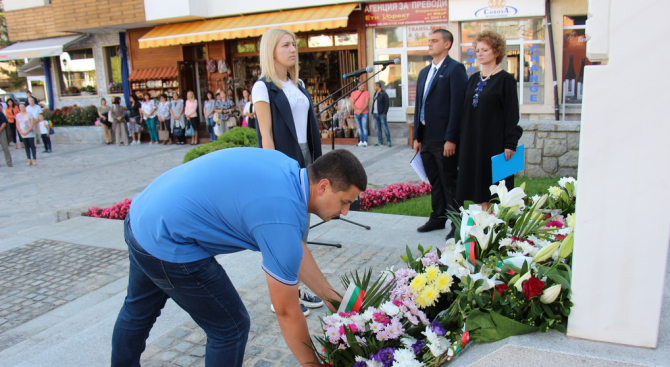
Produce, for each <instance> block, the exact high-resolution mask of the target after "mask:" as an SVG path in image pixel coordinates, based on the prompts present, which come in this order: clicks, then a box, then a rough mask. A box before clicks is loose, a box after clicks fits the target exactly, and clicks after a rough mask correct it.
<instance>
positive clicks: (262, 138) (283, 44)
mask: <svg viewBox="0 0 670 367" xmlns="http://www.w3.org/2000/svg"><path fill="white" fill-rule="evenodd" d="M260 61H261V70H263V73H262V74H261V77H260V79H259V80H258V81H257V82H256V83H255V84H254V86H253V88H252V90H251V97H252V100H253V101H254V102H253V103H254V110H255V111H256V118H257V123H258V128H257V130H256V134H257V136H258V146H259V147H261V148H265V149H275V150H278V151H280V152H282V153H284V154H286V155H287V156H289V157H290V158H293V159H295V160H296V161H297V162H298V164H300V167H302V168H306V167H307V166H308V165H310V164H311V163H312V162H314V161H315V160H316V159H317V158H319V157H320V156H321V138H320V137H319V127H318V124H317V121H316V115H315V114H314V106H313V105H312V98H311V96H310V95H309V93H308V92H307V90H306V89H305V88H304V86H303V83H302V81H299V80H298V72H299V64H298V47H297V41H296V37H295V34H294V33H293V32H291V31H289V30H286V29H279V28H274V29H270V30H268V31H267V32H265V33H264V34H263V37H262V38H261V46H260ZM305 209H306V208H305ZM307 218H308V219H309V216H308V217H307ZM308 230H309V220H308V221H307V228H306V230H305V236H304V238H303V243H304V242H306V241H307V233H308ZM303 254H304V255H303V256H311V255H309V250H308V249H307V247H306V246H304V245H303ZM323 280H324V281H325V279H323ZM268 282H269V283H270V278H268ZM275 282H276V283H277V284H276V290H274V291H273V287H272V286H271V288H270V295H271V296H272V300H273V305H271V309H272V311H276V312H277V316H278V317H277V319H278V320H280V321H279V326H280V327H281V328H282V329H283V331H284V336H285V339H286V343H287V344H288V345H289V347H290V348H291V351H292V352H293V354H294V355H295V356H296V358H297V359H298V361H299V362H300V363H301V365H304V364H307V363H309V362H313V363H317V362H318V361H317V360H316V356H315V355H314V353H313V352H312V351H311V350H310V349H309V348H308V347H306V346H305V345H304V344H303V343H305V344H307V345H309V344H310V339H309V335H308V332H307V325H306V323H305V322H304V321H303V320H297V319H293V318H292V317H294V315H295V314H293V312H294V311H295V310H296V309H297V308H293V307H294V305H295V304H294V303H293V302H291V301H292V300H288V299H284V296H283V295H281V296H280V295H279V294H283V293H284V292H287V293H290V292H293V293H295V291H294V290H291V289H292V288H293V287H289V286H286V285H284V284H281V283H280V282H278V281H275ZM297 288H298V289H297V293H298V296H299V298H300V308H301V309H302V311H303V314H305V315H307V314H308V313H309V310H308V309H307V308H305V306H307V307H312V308H316V307H321V306H322V305H323V301H322V300H321V299H320V298H319V297H316V296H314V295H312V294H310V293H309V292H307V289H306V288H305V287H297ZM322 296H323V295H322ZM278 297H281V298H278ZM278 299H282V301H283V302H281V304H278V307H277V310H275V308H274V302H276V300H278ZM280 315H282V317H279V316H280ZM289 323H294V324H293V325H290V324H289Z"/></svg>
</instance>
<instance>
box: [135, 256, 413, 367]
mask: <svg viewBox="0 0 670 367" xmlns="http://www.w3.org/2000/svg"><path fill="white" fill-rule="evenodd" d="M309 248H310V251H311V252H312V254H313V256H314V258H315V259H316V261H317V264H318V265H319V267H320V268H322V269H330V270H332V271H330V272H328V273H326V274H325V275H326V278H327V279H328V281H329V282H330V283H331V284H332V285H333V287H335V288H336V289H339V290H340V291H343V286H342V285H341V284H340V276H342V275H343V274H345V273H349V272H351V271H354V270H359V272H362V271H363V269H365V268H372V269H373V278H377V277H378V276H379V272H380V271H381V270H384V269H386V268H387V267H390V266H393V265H395V266H396V268H397V267H398V266H400V265H401V264H402V261H401V260H400V255H401V254H403V253H404V248H403V249H401V248H390V247H381V246H373V245H361V244H354V243H346V244H344V247H343V248H342V249H336V248H330V247H324V246H316V245H310V246H309ZM237 289H238V293H239V294H240V297H241V298H242V300H243V301H244V304H245V305H246V307H247V310H248V311H249V315H250V317H251V318H252V321H251V330H250V332H249V339H248V341H247V348H246V350H245V359H244V366H249V367H254V366H272V367H283V366H296V365H297V364H298V363H297V361H296V359H295V357H293V354H292V353H291V351H290V350H289V349H288V346H287V345H286V343H285V342H284V339H283V337H282V335H281V330H280V329H279V324H278V323H277V318H276V316H275V315H274V313H272V311H270V299H269V295H268V289H267V283H266V281H265V275H264V274H260V275H257V276H256V277H254V278H253V279H250V280H249V281H248V282H247V283H245V284H242V285H241V286H239V287H237ZM326 310H327V309H326V307H325V306H323V307H321V308H319V309H313V310H312V312H311V314H310V315H309V316H308V317H307V324H308V327H309V330H310V333H311V334H312V335H318V334H319V333H320V327H321V324H320V322H319V317H320V316H325V315H326ZM191 326H193V323H192V321H191V320H189V321H187V322H185V323H183V324H182V325H180V326H179V327H177V328H175V329H174V330H172V331H170V332H169V333H167V334H165V335H164V336H163V337H161V338H159V339H158V340H157V341H154V342H153V343H151V344H150V345H149V346H148V347H147V350H146V351H145V353H144V354H143V357H142V359H143V361H145V362H143V363H144V364H143V365H144V366H148V365H150V364H148V363H158V362H163V363H170V364H174V365H180V363H194V365H195V363H204V355H205V346H204V343H205V341H206V336H205V333H204V332H203V331H202V330H201V329H200V328H198V327H195V329H191ZM186 330H193V332H191V333H187V332H186ZM192 346H195V347H192ZM158 350H160V351H158ZM185 357H189V358H185ZM192 358H193V359H196V360H197V361H198V362H193V359H192Z"/></svg>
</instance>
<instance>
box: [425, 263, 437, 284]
mask: <svg viewBox="0 0 670 367" xmlns="http://www.w3.org/2000/svg"><path fill="white" fill-rule="evenodd" d="M438 275H440V268H438V267H437V266H435V265H431V266H429V267H427V268H426V278H427V279H428V283H432V282H434V281H435V279H437V276H438Z"/></svg>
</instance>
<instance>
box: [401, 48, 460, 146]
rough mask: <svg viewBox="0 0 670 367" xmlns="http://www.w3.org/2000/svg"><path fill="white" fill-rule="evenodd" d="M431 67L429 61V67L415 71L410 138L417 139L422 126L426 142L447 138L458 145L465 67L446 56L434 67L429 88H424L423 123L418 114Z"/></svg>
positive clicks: (441, 140)
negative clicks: (425, 92) (417, 73)
mask: <svg viewBox="0 0 670 367" xmlns="http://www.w3.org/2000/svg"><path fill="white" fill-rule="evenodd" d="M432 67H433V63H432V62H431V63H430V65H429V66H427V67H425V68H424V69H423V70H421V72H419V79H418V81H417V85H416V104H415V109H414V139H417V140H418V141H419V142H421V136H422V132H423V129H426V137H427V138H428V140H429V141H432V142H445V141H450V142H452V143H456V144H458V139H459V133H460V122H461V112H462V109H463V99H464V98H465V88H466V86H467V84H468V75H467V73H466V72H465V66H463V64H461V63H460V62H458V61H456V60H454V59H452V58H451V57H449V56H448V55H447V57H446V58H445V59H444V61H443V62H442V65H441V66H440V68H439V69H438V70H437V74H435V76H434V77H433V81H432V83H431V85H430V87H428V91H427V92H428V97H426V110H425V115H424V120H425V121H426V125H425V126H424V125H423V124H422V123H421V120H419V117H420V116H421V107H422V103H423V90H424V87H425V85H426V78H427V77H428V72H429V71H430V68H432Z"/></svg>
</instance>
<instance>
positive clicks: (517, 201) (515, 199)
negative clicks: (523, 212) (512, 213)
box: [489, 180, 526, 208]
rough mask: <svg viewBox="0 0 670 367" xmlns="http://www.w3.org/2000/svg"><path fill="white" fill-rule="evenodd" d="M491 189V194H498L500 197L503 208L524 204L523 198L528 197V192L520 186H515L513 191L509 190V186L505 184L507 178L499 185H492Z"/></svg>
mask: <svg viewBox="0 0 670 367" xmlns="http://www.w3.org/2000/svg"><path fill="white" fill-rule="evenodd" d="M489 190H491V195H495V194H498V198H500V206H501V207H503V208H511V207H513V206H517V205H518V206H519V207H522V206H523V198H524V197H526V193H525V192H523V190H522V189H521V188H520V187H515V188H514V189H512V191H507V186H505V180H500V183H499V184H498V186H496V185H491V187H489Z"/></svg>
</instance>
